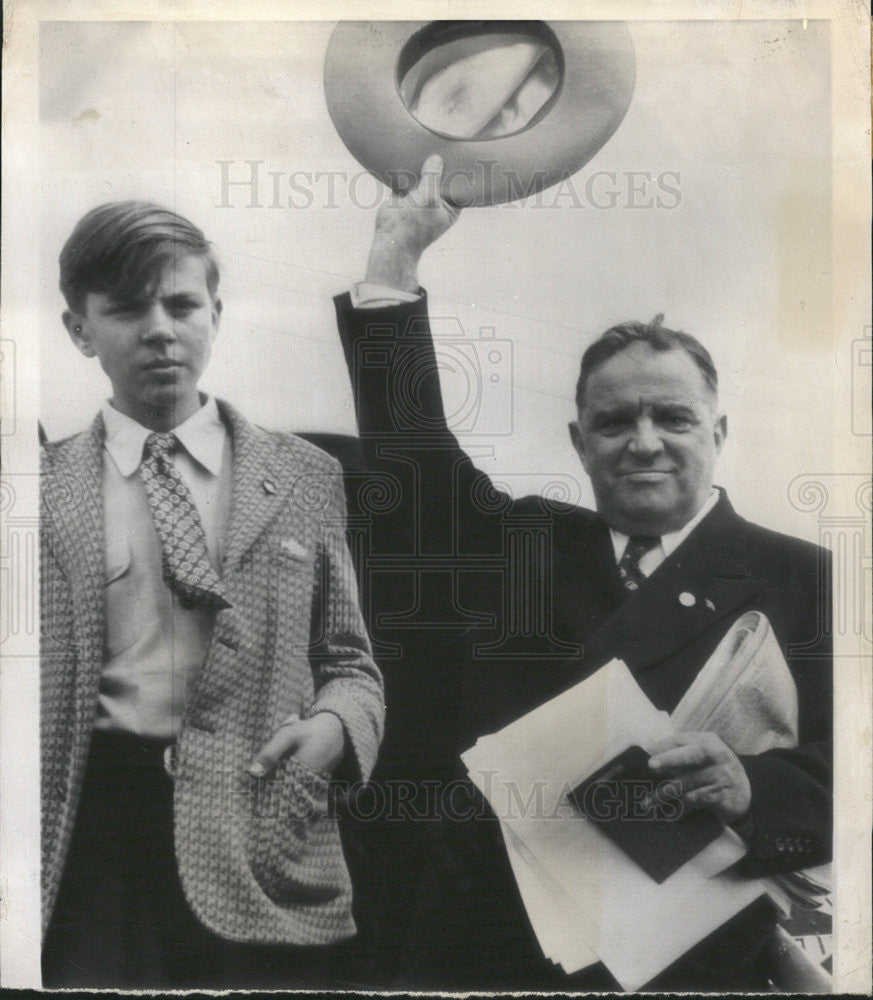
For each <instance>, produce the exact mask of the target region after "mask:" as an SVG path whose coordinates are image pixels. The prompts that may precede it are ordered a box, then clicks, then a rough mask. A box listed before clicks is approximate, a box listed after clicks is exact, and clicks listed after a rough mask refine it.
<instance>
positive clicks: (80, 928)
mask: <svg viewBox="0 0 873 1000" xmlns="http://www.w3.org/2000/svg"><path fill="white" fill-rule="evenodd" d="M165 746H166V744H164V743H161V742H159V741H148V740H140V739H137V738H134V737H128V736H124V735H116V734H109V733H100V732H95V733H94V739H93V744H92V748H91V753H90V756H89V759H88V765H87V769H86V772H85V779H84V785H83V788H82V795H81V800H80V804H79V809H78V812H77V815H76V824H75V829H74V832H73V838H72V843H71V845H70V851H69V854H68V857H67V861H66V864H65V866H64V873H63V878H62V880H61V887H60V893H59V896H58V900H57V904H56V906H55V909H54V912H53V914H52V919H51V923H50V926H49V930H48V935H47V937H46V940H45V943H44V946H43V953H42V972H43V984H44V985H45V986H46V987H104V988H116V989H124V988H127V989H136V988H149V987H161V988H180V989H181V988H191V989H194V988H210V987H211V988H214V989H219V988H224V989H230V988H234V987H236V988H240V989H242V988H268V987H270V988H275V989H278V988H286V989H287V988H295V987H296V988H323V987H324V986H326V985H328V983H327V981H326V975H325V973H324V969H325V968H326V967H327V962H328V961H329V958H330V954H331V952H332V950H333V949H331V948H302V947H301V948H298V947H291V946H273V945H249V944H238V943H235V942H230V941H225V940H223V939H222V938H220V937H218V936H217V935H215V934H213V933H211V932H210V931H208V930H207V929H206V928H205V927H203V926H202V924H200V922H199V921H198V920H197V919H196V918H195V916H194V914H193V913H192V912H191V909H190V907H189V906H188V903H187V901H186V899H185V896H184V893H183V891H182V885H181V882H180V880H179V874H178V870H177V865H176V855H175V849H174V843H173V785H172V781H171V779H170V778H169V777H168V775H167V773H166V771H165V769H164V764H163V753H164V747H165Z"/></svg>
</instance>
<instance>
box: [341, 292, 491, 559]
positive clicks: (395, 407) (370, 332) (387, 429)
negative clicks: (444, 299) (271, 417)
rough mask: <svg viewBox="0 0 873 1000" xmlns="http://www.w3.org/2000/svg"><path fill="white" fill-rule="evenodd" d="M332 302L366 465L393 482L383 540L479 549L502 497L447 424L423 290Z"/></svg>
mask: <svg viewBox="0 0 873 1000" xmlns="http://www.w3.org/2000/svg"><path fill="white" fill-rule="evenodd" d="M334 302H335V305H336V311H337V323H338V327H339V333H340V338H341V340H342V344H343V350H344V352H345V358H346V364H347V366H348V369H349V375H350V378H351V383H352V390H353V393H354V399H355V408H356V416H357V421H358V433H359V436H360V440H361V444H362V447H363V450H364V455H365V458H366V462H367V467H368V469H369V470H370V471H371V472H374V471H379V472H382V473H386V474H388V475H389V476H390V477H393V481H394V485H395V488H396V489H397V490H398V491H399V494H400V497H401V499H400V502H399V504H398V505H397V506H396V508H395V509H394V511H393V514H392V516H390V517H385V518H382V519H381V523H382V525H383V526H384V527H385V528H386V530H389V531H391V532H392V533H393V534H392V537H391V544H392V545H393V546H394V548H395V550H396V551H407V552H410V553H412V552H415V553H417V554H425V553H447V552H452V551H458V550H460V551H464V550H466V551H468V552H473V551H479V550H481V549H482V547H483V544H485V545H487V544H488V542H487V537H488V535H487V533H488V531H489V530H492V529H494V528H495V527H496V526H497V519H496V518H495V517H494V516H493V515H494V513H495V512H496V511H498V510H499V509H500V508H501V504H502V494H499V493H498V492H497V491H496V490H495V489H494V487H493V486H492V485H491V481H490V479H489V477H488V476H487V475H486V474H485V473H483V472H481V471H480V470H478V469H477V468H476V467H475V466H474V464H473V462H472V461H471V460H470V459H469V457H468V456H467V455H466V453H465V452H464V451H463V449H462V448H461V447H460V445H459V444H458V441H457V439H456V438H455V436H454V434H453V433H452V432H451V430H450V429H449V427H448V424H447V421H446V415H445V408H444V405H443V398H442V391H441V389H440V378H439V359H438V356H437V350H436V349H435V346H434V341H433V338H432V335H431V330H430V324H429V320H428V307H427V293H426V292H425V291H424V290H422V294H421V297H420V298H419V299H418V300H416V301H415V302H408V303H407V302H404V303H400V304H399V305H396V306H390V307H386V308H376V309H355V308H354V307H353V306H352V302H351V297H350V296H349V295H348V293H346V294H343V295H339V296H337V297H336V298H335V300H334ZM495 543H496V539H495ZM456 547H459V548H456Z"/></svg>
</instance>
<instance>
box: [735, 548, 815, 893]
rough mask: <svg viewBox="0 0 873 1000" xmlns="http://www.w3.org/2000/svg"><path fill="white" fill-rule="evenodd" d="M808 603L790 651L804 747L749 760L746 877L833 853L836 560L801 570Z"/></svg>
mask: <svg viewBox="0 0 873 1000" xmlns="http://www.w3.org/2000/svg"><path fill="white" fill-rule="evenodd" d="M794 573H795V574H796V578H797V580H798V581H805V589H806V593H807V599H806V600H805V601H802V602H800V603H799V607H797V608H796V609H795V614H794V619H793V625H792V626H791V628H790V631H789V633H788V635H787V636H786V638H785V640H784V641H783V647H784V648H783V652H784V653H785V658H786V662H787V663H788V665H789V668H790V669H791V673H792V676H793V677H794V681H795V684H796V686H797V693H798V709H799V713H798V716H799V717H798V721H799V746H798V747H796V748H792V749H785V750H770V751H767V752H765V753H762V754H759V755H757V756H752V757H741V760H742V762H743V766H744V767H745V769H746V774H747V775H748V777H749V783H750V785H751V788H752V806H751V812H750V816H749V820H748V823H747V825H748V827H749V832H748V834H747V835H746V839H747V841H748V844H749V852H748V854H747V855H746V857H745V858H744V859H743V861H742V862H741V864H740V871H742V873H743V874H745V875H749V876H756V877H757V876H763V875H773V874H778V873H779V872H787V871H797V870H799V869H802V868H809V867H811V866H813V865H819V864H823V863H824V862H826V861H830V860H831V857H832V850H833V793H832V786H833V651H832V646H833V640H832V636H831V627H830V623H831V621H832V613H831V601H832V587H831V557H830V553H829V552H828V551H827V550H825V549H821V548H816V549H815V550H814V551H812V552H811V553H810V554H808V555H807V554H805V555H804V558H803V559H802V560H798V561H797V563H796V565H795V566H794Z"/></svg>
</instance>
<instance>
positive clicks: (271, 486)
mask: <svg viewBox="0 0 873 1000" xmlns="http://www.w3.org/2000/svg"><path fill="white" fill-rule="evenodd" d="M275 492H276V484H275V483H274V482H273V480H272V479H265V480H264V493H269V494H271V495H272V494H273V493H275Z"/></svg>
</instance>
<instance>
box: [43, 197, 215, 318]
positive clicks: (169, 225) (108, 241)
mask: <svg viewBox="0 0 873 1000" xmlns="http://www.w3.org/2000/svg"><path fill="white" fill-rule="evenodd" d="M184 256H195V257H200V258H202V260H203V261H204V264H205V265H206V285H207V287H208V289H209V293H210V295H211V296H212V298H213V299H215V298H216V296H217V294H218V278H219V271H218V261H217V259H216V257H215V253H214V251H213V249H212V244H211V243H210V242H209V241H208V240H207V239H206V237H205V236H204V235H203V233H202V232H201V231H200V230H199V229H198V228H197V227H196V226H195V225H194V224H193V223H191V222H189V221H188V220H187V219H186V218H184V217H183V216H181V215H178V214H177V213H176V212H171V211H170V210H169V209H167V208H162V207H161V206H160V205H155V204H153V203H152V202H148V201H114V202H109V203H108V204H105V205H98V206H97V208H93V209H91V211H90V212H88V213H87V215H84V216H83V217H82V218H81V219H80V220H79V221H78V223H77V224H76V227H75V229H74V230H73V232H72V233H71V235H70V238H69V239H68V240H67V242H66V243H65V244H64V248H63V250H61V255H60V258H59V263H60V287H61V291H62V292H63V295H64V298H65V299H66V301H67V305H68V306H69V307H70V309H72V310H73V311H74V312H78V313H82V312H84V308H85V300H86V297H87V295H88V293H89V292H96V293H102V294H106V295H111V296H112V297H113V298H115V299H118V300H119V301H122V302H125V301H136V300H137V299H140V298H142V297H144V296H147V295H149V294H150V293H151V291H152V289H153V288H154V286H155V284H156V283H157V281H158V279H159V277H160V274H161V272H162V271H163V269H164V268H165V267H166V266H167V264H170V263H171V262H173V261H174V260H177V259H178V258H180V257H184Z"/></svg>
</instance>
